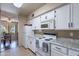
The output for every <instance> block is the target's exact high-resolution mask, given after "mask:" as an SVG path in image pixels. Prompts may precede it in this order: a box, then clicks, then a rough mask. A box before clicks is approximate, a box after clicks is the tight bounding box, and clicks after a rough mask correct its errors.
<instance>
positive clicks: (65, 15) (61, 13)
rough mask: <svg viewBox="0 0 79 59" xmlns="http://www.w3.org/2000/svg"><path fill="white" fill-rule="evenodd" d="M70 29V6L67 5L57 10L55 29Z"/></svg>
mask: <svg viewBox="0 0 79 59" xmlns="http://www.w3.org/2000/svg"><path fill="white" fill-rule="evenodd" d="M69 27H70V5H65V6H62V7H60V8H58V9H56V10H55V28H56V29H69Z"/></svg>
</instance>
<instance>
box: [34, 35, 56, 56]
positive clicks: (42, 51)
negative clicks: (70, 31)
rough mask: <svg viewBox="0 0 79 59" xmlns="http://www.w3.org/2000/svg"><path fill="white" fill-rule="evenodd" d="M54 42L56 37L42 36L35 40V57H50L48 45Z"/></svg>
mask: <svg viewBox="0 0 79 59" xmlns="http://www.w3.org/2000/svg"><path fill="white" fill-rule="evenodd" d="M55 40H56V35H43V37H42V38H37V39H36V51H35V53H36V55H38V56H50V55H51V50H50V48H51V47H50V44H51V42H52V41H55Z"/></svg>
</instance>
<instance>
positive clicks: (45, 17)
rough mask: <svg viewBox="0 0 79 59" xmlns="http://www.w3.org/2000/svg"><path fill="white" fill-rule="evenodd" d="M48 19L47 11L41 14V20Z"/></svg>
mask: <svg viewBox="0 0 79 59" xmlns="http://www.w3.org/2000/svg"><path fill="white" fill-rule="evenodd" d="M44 21H47V13H46V14H43V15H42V16H41V22H44Z"/></svg>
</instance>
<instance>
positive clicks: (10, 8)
mask: <svg viewBox="0 0 79 59" xmlns="http://www.w3.org/2000/svg"><path fill="white" fill-rule="evenodd" d="M45 4H46V3H23V5H22V7H21V8H17V7H15V6H14V5H13V3H1V14H2V15H3V16H6V17H11V18H13V17H14V18H15V17H16V16H17V15H22V16H28V15H29V14H30V13H32V12H33V11H35V10H36V9H38V8H40V7H42V6H43V5H45ZM52 4H53V3H52ZM53 6H55V7H56V4H55V3H54V4H53ZM57 6H58V5H57Z"/></svg>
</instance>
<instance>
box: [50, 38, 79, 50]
mask: <svg viewBox="0 0 79 59" xmlns="http://www.w3.org/2000/svg"><path fill="white" fill-rule="evenodd" d="M51 43H52V44H57V45H61V46H63V47H66V48H70V49H75V50H78V51H79V40H78V39H74V40H73V39H70V38H57V39H56V40H55V41H52V42H51Z"/></svg>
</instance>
